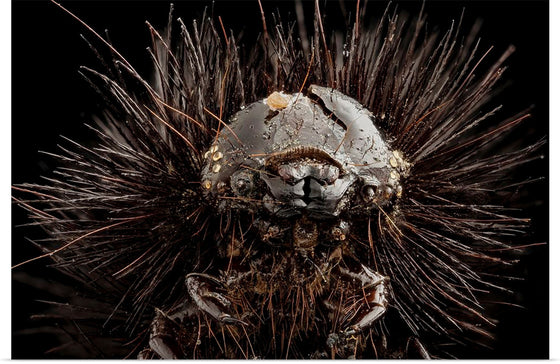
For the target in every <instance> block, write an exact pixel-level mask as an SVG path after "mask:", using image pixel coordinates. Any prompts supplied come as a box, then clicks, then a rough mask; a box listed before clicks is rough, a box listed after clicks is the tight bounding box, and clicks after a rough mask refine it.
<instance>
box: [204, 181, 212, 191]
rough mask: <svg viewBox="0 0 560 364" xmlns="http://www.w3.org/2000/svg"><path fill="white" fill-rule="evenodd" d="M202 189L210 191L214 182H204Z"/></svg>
mask: <svg viewBox="0 0 560 364" xmlns="http://www.w3.org/2000/svg"><path fill="white" fill-rule="evenodd" d="M202 187H204V188H205V189H207V190H209V189H211V188H212V182H211V181H210V180H206V181H204V182H202Z"/></svg>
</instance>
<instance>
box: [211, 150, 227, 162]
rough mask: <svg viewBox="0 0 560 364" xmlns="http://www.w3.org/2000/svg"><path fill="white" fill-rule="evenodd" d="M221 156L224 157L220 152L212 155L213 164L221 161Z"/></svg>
mask: <svg viewBox="0 0 560 364" xmlns="http://www.w3.org/2000/svg"><path fill="white" fill-rule="evenodd" d="M223 156H224V155H223V154H222V152H216V153H214V154H213V155H212V159H213V160H214V162H216V161H219V160H220V159H222V157H223Z"/></svg>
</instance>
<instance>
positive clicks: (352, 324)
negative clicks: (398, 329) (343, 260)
mask: <svg viewBox="0 0 560 364" xmlns="http://www.w3.org/2000/svg"><path fill="white" fill-rule="evenodd" d="M340 273H341V275H342V276H343V277H345V278H346V279H349V280H351V281H352V282H357V283H360V285H361V291H362V294H361V298H359V299H358V300H356V301H354V302H352V306H355V308H356V309H354V310H352V311H353V314H352V315H350V316H349V317H348V319H347V323H345V324H343V327H346V330H345V332H346V334H347V335H354V334H356V333H358V332H361V331H363V330H364V329H367V328H369V327H371V325H373V323H374V322H375V321H377V320H378V319H379V318H380V317H381V316H382V315H383V314H384V313H385V311H386V310H387V304H388V302H387V298H386V294H387V290H386V287H385V283H386V282H387V281H388V280H389V278H387V277H385V276H382V275H381V274H379V273H377V272H374V271H372V270H371V269H369V268H368V267H366V266H365V265H363V264H361V267H360V270H359V271H357V272H353V271H351V270H349V269H347V268H340Z"/></svg>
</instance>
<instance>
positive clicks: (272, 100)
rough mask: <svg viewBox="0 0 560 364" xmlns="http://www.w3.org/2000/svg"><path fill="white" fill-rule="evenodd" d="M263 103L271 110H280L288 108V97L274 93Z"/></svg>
mask: <svg viewBox="0 0 560 364" xmlns="http://www.w3.org/2000/svg"><path fill="white" fill-rule="evenodd" d="M265 102H266V104H267V105H268V107H270V109H271V110H274V111H276V110H282V109H285V108H286V107H287V106H288V103H289V102H290V96H288V95H284V94H281V93H280V92H276V91H274V92H273V93H271V94H270V96H268V98H267V99H266V100H265Z"/></svg>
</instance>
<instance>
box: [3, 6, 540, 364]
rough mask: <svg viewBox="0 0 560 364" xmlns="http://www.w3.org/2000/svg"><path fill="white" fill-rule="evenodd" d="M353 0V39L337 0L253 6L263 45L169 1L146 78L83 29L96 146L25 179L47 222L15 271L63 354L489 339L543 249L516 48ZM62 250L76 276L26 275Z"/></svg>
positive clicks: (442, 346) (178, 353)
mask: <svg viewBox="0 0 560 364" xmlns="http://www.w3.org/2000/svg"><path fill="white" fill-rule="evenodd" d="M339 4H340V6H341V9H343V10H344V11H343V12H344V14H345V18H346V21H347V24H346V26H343V27H341V26H337V25H336V24H332V23H329V22H328V20H329V19H330V18H329V12H328V9H327V8H328V7H327V5H326V4H321V2H319V1H316V2H315V3H309V4H307V3H304V2H301V1H295V2H294V4H293V9H294V13H295V15H294V16H293V17H288V19H287V20H288V21H285V19H284V18H282V17H281V16H280V11H278V13H277V14H275V13H274V9H273V8H271V6H270V4H269V3H266V2H264V3H262V4H261V3H260V2H259V1H255V3H254V4H252V5H251V6H253V5H254V6H255V9H259V12H258V13H259V14H262V15H259V17H258V19H259V21H260V22H261V24H260V25H261V27H262V29H261V30H260V35H259V36H258V37H257V40H256V41H253V40H252V39H247V36H244V37H243V38H241V37H239V36H238V35H237V34H236V33H235V32H233V31H231V30H229V29H228V23H227V18H226V17H224V18H222V16H219V15H217V14H220V13H219V11H218V10H216V9H214V8H213V7H211V8H209V9H208V10H207V12H205V13H204V14H203V15H202V16H201V17H198V18H196V19H194V20H193V21H192V22H188V21H186V20H185V19H187V18H186V16H185V15H183V14H181V15H182V16H183V17H182V18H178V19H175V13H174V12H175V11H176V10H173V6H171V9H172V10H171V11H170V13H169V21H168V23H167V24H166V25H165V26H162V27H156V26H152V25H151V24H150V23H148V30H149V32H150V35H151V39H152V46H151V47H150V48H149V57H150V59H151V60H152V61H153V65H152V67H151V68H152V70H153V71H152V74H151V75H150V74H149V75H148V76H147V77H146V76H142V75H141V72H139V71H137V70H136V69H135V67H134V64H135V62H133V61H132V60H131V59H129V58H127V57H125V56H123V55H122V53H121V52H120V50H119V46H118V45H116V44H113V43H111V42H110V41H109V40H108V38H105V37H104V36H102V35H100V34H98V33H96V32H95V31H94V30H92V28H89V30H88V33H86V34H88V35H89V36H88V37H86V38H88V45H89V47H90V48H91V49H93V50H94V53H95V55H96V57H97V58H98V59H99V60H100V64H101V66H100V67H97V68H95V67H89V66H88V67H83V68H82V69H81V73H82V75H83V76H84V77H85V78H86V79H87V81H88V82H89V83H90V84H92V85H93V86H94V88H95V90H97V91H98V92H99V94H101V95H102V98H103V100H104V104H103V109H102V110H100V111H99V112H98V114H97V116H95V117H93V120H94V121H95V124H94V125H92V126H89V127H90V129H91V130H92V131H93V132H94V134H95V138H97V139H96V141H95V142H91V141H88V142H81V141H79V142H78V141H77V142H74V141H71V140H66V144H63V145H62V146H61V151H60V152H59V153H57V154H49V155H50V156H52V157H54V158H55V160H56V164H57V166H58V167H57V169H56V171H55V172H54V173H53V174H52V175H49V177H47V180H46V182H43V183H19V184H16V185H14V187H13V188H14V201H15V203H16V204H17V205H18V206H20V207H22V208H23V209H24V210H26V211H27V213H28V215H29V217H30V218H31V220H33V222H32V223H31V224H30V226H35V225H37V226H39V227H41V228H42V230H43V231H44V232H42V233H41V234H42V235H41V234H39V235H38V237H37V238H34V240H35V245H36V246H38V247H39V248H40V252H39V253H38V254H35V255H34V256H32V257H30V258H28V259H26V260H22V261H19V262H16V264H15V266H14V268H13V270H14V279H17V280H19V281H21V282H23V283H26V284H29V285H32V286H35V287H39V286H41V287H45V289H46V290H48V291H50V293H49V294H50V296H49V297H50V298H49V299H48V300H43V301H48V302H46V303H47V307H46V308H45V309H44V312H38V313H37V315H35V316H34V317H35V319H38V321H37V323H36V324H35V325H36V326H37V327H40V330H45V332H46V331H49V330H52V332H53V335H56V336H57V337H58V338H60V343H59V345H60V346H59V347H57V348H55V349H54V350H53V352H60V353H61V354H60V356H61V357H69V356H70V357H72V356H74V357H115V358H117V357H137V358H143V359H151V358H164V359H171V358H209V359H214V358H240V359H243V358H318V359H321V358H325V359H326V358H440V357H443V358H445V357H469V355H470V354H471V351H474V352H476V350H483V349H481V348H491V347H492V346H493V342H494V335H495V334H494V331H495V327H496V325H497V324H498V320H496V319H495V317H494V313H495V312H496V310H497V309H496V307H500V305H507V304H509V302H510V301H512V300H513V298H512V297H511V296H512V295H513V294H512V292H511V290H512V289H511V288H510V287H509V286H508V277H509V276H511V275H515V274H516V273H515V266H516V262H517V260H519V257H520V256H521V255H522V254H523V251H524V250H523V248H524V247H526V246H530V245H532V244H534V243H537V242H536V241H535V238H534V237H532V235H531V233H530V232H531V217H532V215H531V213H529V212H528V211H529V210H530V209H529V208H526V209H523V208H519V207H518V206H527V201H528V200H529V198H528V197H527V196H526V193H524V192H523V191H525V190H526V189H528V188H530V187H528V186H530V183H529V182H531V181H533V183H535V182H534V181H535V180H536V181H538V180H539V178H540V177H541V176H543V173H542V171H537V172H535V171H533V170H532V169H531V167H530V166H531V165H532V164H533V163H536V161H538V160H539V158H541V155H542V154H543V151H542V150H543V146H544V145H545V144H546V140H545V138H544V136H543V135H542V134H539V135H536V136H535V137H532V138H531V137H529V136H527V137H526V138H525V139H524V140H522V138H519V137H517V136H516V134H515V132H516V130H524V129H522V128H523V125H524V123H526V122H527V120H529V119H530V117H531V115H530V114H529V111H528V109H527V110H524V109H522V108H521V109H520V110H515V112H517V113H510V114H504V113H502V112H501V111H500V107H499V106H498V105H497V104H494V99H495V97H496V94H497V93H496V91H495V89H497V88H498V87H499V85H500V79H501V77H502V75H503V73H504V71H505V69H506V66H505V64H506V63H507V61H506V60H507V59H508V57H509V56H510V55H511V53H512V52H513V47H510V48H505V49H503V50H502V53H499V54H498V53H496V54H494V52H495V51H493V52H490V50H491V49H492V48H491V47H489V49H488V50H487V49H483V46H482V45H481V41H480V40H479V39H478V33H477V32H478V30H479V28H480V27H479V24H478V23H477V24H475V25H474V26H473V29H472V30H471V31H469V30H468V29H467V30H465V29H463V27H464V25H463V26H459V27H457V26H456V25H455V23H453V24H452V25H451V27H450V29H449V30H448V31H446V32H445V31H441V32H439V31H437V30H434V29H432V28H431V26H430V25H429V24H428V23H427V20H426V19H428V16H429V14H427V15H426V14H424V12H423V11H424V10H423V6H422V5H421V4H418V7H417V9H416V12H417V14H414V16H406V15H405V14H404V13H400V12H399V11H397V10H396V8H398V7H396V6H394V5H387V6H386V5H384V7H383V8H382V9H384V10H382V11H381V12H377V13H374V15H375V16H372V15H371V14H370V12H368V11H366V7H365V5H364V4H361V3H360V2H359V1H358V2H357V3H351V4H350V3H348V4H346V2H339ZM344 4H346V7H344ZM50 5H51V6H52V7H53V8H55V9H56V10H57V11H60V12H62V13H65V12H67V13H68V15H67V16H68V17H69V18H72V17H75V18H76V19H77V20H78V22H82V20H80V19H87V13H85V14H82V13H80V14H79V17H78V16H77V15H74V14H73V13H71V11H72V6H71V5H68V8H69V9H70V10H66V9H65V8H64V7H62V6H60V5H59V4H57V3H54V2H53V3H52V4H50ZM179 5H180V4H179ZM263 5H264V8H263ZM349 5H352V6H349ZM329 6H332V4H331V5H329ZM179 8H180V6H179ZM267 8H268V9H267ZM217 9H219V7H217ZM215 11H216V13H214V12H215ZM467 11H468V8H467ZM65 15H66V14H65ZM222 15H223V14H222ZM458 15H459V16H460V13H458ZM348 19H351V20H348ZM457 20H458V21H459V20H460V19H457ZM83 25H85V23H83ZM93 28H95V27H93ZM156 28H157V29H160V28H161V29H162V30H159V31H158V30H156ZM90 38H91V39H90ZM252 42H253V43H254V44H253V43H252ZM515 106H516V107H517V106H518V105H515ZM523 106H524V105H523ZM523 106H522V107H523ZM537 122H541V121H540V120H539V121H537ZM512 135H513V136H512ZM510 143H511V146H510ZM520 191H521V192H520ZM45 234H46V238H45ZM47 259H49V260H50V263H49V265H50V267H51V269H52V270H53V271H55V272H57V274H59V273H62V275H63V276H64V278H61V279H59V280H57V279H52V281H50V282H43V281H42V280H39V279H38V278H37V277H34V276H32V275H30V274H25V273H24V272H25V269H26V267H27V266H28V265H30V264H38V263H40V262H44V261H47ZM512 269H513V272H514V273H511V271H512ZM53 277H54V276H53ZM33 314H36V313H35V312H34V313H33ZM484 350H486V349H484ZM65 351H67V353H65Z"/></svg>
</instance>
